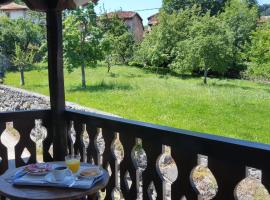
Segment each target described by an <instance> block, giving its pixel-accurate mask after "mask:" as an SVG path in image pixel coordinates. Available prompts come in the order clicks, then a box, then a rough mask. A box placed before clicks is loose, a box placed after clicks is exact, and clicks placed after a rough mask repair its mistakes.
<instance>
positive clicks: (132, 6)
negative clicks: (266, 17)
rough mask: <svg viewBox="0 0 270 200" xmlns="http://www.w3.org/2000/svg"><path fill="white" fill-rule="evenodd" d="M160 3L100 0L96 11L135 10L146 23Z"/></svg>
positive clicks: (263, 0)
mask: <svg viewBox="0 0 270 200" xmlns="http://www.w3.org/2000/svg"><path fill="white" fill-rule="evenodd" d="M258 3H259V4H264V3H270V0H258ZM161 4H162V0H100V1H99V4H98V6H97V7H96V12H97V13H102V11H103V10H104V9H103V7H104V8H105V10H106V11H107V12H112V11H116V10H124V11H136V12H138V13H139V14H140V16H141V17H142V19H143V24H144V25H146V24H147V18H148V17H149V16H151V15H153V14H155V13H157V12H158V9H153V8H160V7H161ZM145 9H151V10H145ZM140 10H145V11H140Z"/></svg>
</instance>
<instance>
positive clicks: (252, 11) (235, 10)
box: [220, 0, 258, 70]
mask: <svg viewBox="0 0 270 200" xmlns="http://www.w3.org/2000/svg"><path fill="white" fill-rule="evenodd" d="M257 18H258V12H257V7H256V6H253V7H250V6H249V4H248V2H247V1H245V0H231V1H230V2H228V3H227V4H226V7H225V11H224V12H223V13H221V14H220V19H221V20H222V21H224V22H226V23H227V24H228V26H229V28H230V30H231V31H232V32H233V47H234V48H233V58H232V67H233V69H237V68H239V67H241V65H242V64H243V61H244V60H243V57H242V55H243V53H244V47H245V45H246V43H249V42H250V36H251V33H252V32H253V31H254V30H255V29H256V25H257ZM239 70H241V68H240V69H239Z"/></svg>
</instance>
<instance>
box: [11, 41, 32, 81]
mask: <svg viewBox="0 0 270 200" xmlns="http://www.w3.org/2000/svg"><path fill="white" fill-rule="evenodd" d="M33 58H34V52H33V51H32V50H27V51H24V50H22V49H21V47H20V46H19V45H18V44H16V45H15V53H14V56H13V58H12V63H13V64H14V65H15V66H16V67H17V68H18V70H19V71H20V79H21V85H22V86H23V85H25V80H24V70H25V68H26V67H27V66H29V65H32V64H33Z"/></svg>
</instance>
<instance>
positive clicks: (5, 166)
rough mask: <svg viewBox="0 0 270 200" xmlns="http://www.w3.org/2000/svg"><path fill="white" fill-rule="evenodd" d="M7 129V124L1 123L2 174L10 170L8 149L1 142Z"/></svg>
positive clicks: (0, 153)
mask: <svg viewBox="0 0 270 200" xmlns="http://www.w3.org/2000/svg"><path fill="white" fill-rule="evenodd" d="M5 129H6V123H3V122H0V174H3V173H4V172H5V171H6V170H7V169H8V152H7V147H6V146H5V145H3V144H2V142H1V135H2V133H3V132H4V130H5Z"/></svg>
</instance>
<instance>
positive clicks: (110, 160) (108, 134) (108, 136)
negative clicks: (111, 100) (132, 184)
mask: <svg viewBox="0 0 270 200" xmlns="http://www.w3.org/2000/svg"><path fill="white" fill-rule="evenodd" d="M102 135H103V137H104V141H105V144H106V145H105V150H104V154H103V155H104V156H103V167H104V168H105V169H106V168H107V166H108V165H110V168H111V171H112V175H111V177H110V180H109V183H108V185H107V187H106V197H105V199H106V200H107V199H112V194H113V189H114V188H115V187H116V183H115V176H116V174H115V162H116V160H115V158H114V156H113V153H112V151H111V145H112V144H113V141H114V132H113V131H112V130H109V129H106V128H103V129H102Z"/></svg>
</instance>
